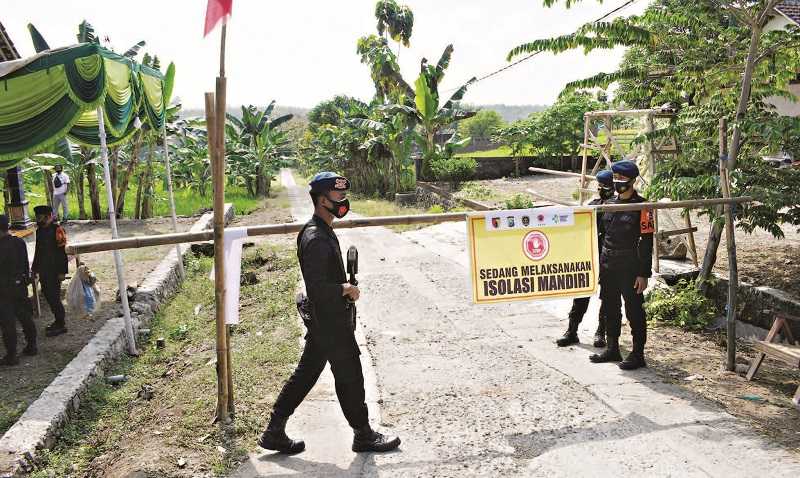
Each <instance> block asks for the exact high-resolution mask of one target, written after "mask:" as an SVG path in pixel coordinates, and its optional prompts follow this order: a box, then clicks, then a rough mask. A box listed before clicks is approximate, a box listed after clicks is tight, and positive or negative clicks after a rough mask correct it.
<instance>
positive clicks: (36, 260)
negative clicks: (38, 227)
mask: <svg viewBox="0 0 800 478" xmlns="http://www.w3.org/2000/svg"><path fill="white" fill-rule="evenodd" d="M41 263H42V244H41V241H39V231H36V247H35V248H34V250H33V264H31V271H33V273H34V274H38V273H39V269H40V267H41Z"/></svg>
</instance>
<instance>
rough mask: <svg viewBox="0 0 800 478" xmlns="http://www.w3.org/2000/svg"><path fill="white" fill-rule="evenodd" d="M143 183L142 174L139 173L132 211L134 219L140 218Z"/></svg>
mask: <svg viewBox="0 0 800 478" xmlns="http://www.w3.org/2000/svg"><path fill="white" fill-rule="evenodd" d="M143 183H144V172H141V173H139V184H137V186H136V206H135V208H134V211H133V218H134V219H141V218H142V184H143Z"/></svg>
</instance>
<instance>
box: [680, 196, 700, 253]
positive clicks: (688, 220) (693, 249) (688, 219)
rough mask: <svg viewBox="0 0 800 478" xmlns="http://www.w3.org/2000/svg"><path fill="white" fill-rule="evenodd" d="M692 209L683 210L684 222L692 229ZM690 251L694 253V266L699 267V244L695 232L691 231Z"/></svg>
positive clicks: (689, 235)
mask: <svg viewBox="0 0 800 478" xmlns="http://www.w3.org/2000/svg"><path fill="white" fill-rule="evenodd" d="M690 215H691V211H690V210H689V209H686V210H684V211H683V222H684V223H685V224H686V227H687V228H689V229H691V227H692V218H691V217H690ZM688 237H689V253H690V254H691V255H692V261H693V262H694V266H695V267H698V266H699V263H698V262H697V245H696V244H695V242H694V232H692V231H689V234H688Z"/></svg>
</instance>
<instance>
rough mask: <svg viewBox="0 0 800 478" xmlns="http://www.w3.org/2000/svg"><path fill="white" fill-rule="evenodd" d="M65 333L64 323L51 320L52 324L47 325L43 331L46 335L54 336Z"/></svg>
mask: <svg viewBox="0 0 800 478" xmlns="http://www.w3.org/2000/svg"><path fill="white" fill-rule="evenodd" d="M66 333H67V326H66V325H64V323H58V322H53V323H52V324H50V325H48V326H47V328H46V329H45V331H44V334H45V335H46V336H48V337H56V336H58V335H61V334H66Z"/></svg>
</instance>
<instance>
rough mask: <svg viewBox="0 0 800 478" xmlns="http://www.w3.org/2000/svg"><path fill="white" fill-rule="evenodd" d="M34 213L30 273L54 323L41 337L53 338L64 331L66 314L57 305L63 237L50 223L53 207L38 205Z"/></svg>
mask: <svg viewBox="0 0 800 478" xmlns="http://www.w3.org/2000/svg"><path fill="white" fill-rule="evenodd" d="M33 212H34V213H35V214H36V225H37V226H38V227H37V229H36V250H35V252H34V254H33V264H31V270H32V272H33V273H34V274H36V275H37V276H38V277H39V282H40V283H41V285H42V293H43V294H44V298H45V299H46V300H47V304H48V305H50V310H51V311H52V312H53V316H54V317H55V321H54V322H53V323H52V324H50V325H48V326H47V329H46V330H45V335H47V336H48V337H54V336H56V335H61V334H63V333H66V332H67V325H66V322H65V321H64V318H65V316H66V313H65V312H64V305H63V304H62V303H61V282H63V281H64V276H65V275H66V274H67V253H66V252H65V250H64V247H65V246H66V245H67V235H66V233H65V232H64V229H63V228H62V227H61V226H60V225H58V224H56V223H54V219H53V208H51V207H50V206H46V205H42V206H36V207H35V208H33Z"/></svg>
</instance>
